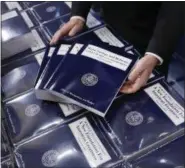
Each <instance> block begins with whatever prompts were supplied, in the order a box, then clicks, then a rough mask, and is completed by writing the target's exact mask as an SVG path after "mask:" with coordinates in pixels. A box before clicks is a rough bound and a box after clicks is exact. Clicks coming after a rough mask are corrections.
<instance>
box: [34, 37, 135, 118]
mask: <svg viewBox="0 0 185 168" xmlns="http://www.w3.org/2000/svg"><path fill="white" fill-rule="evenodd" d="M137 60H138V56H136V55H134V54H130V53H128V52H125V48H124V47H122V48H118V47H115V46H111V45H109V44H107V43H103V42H100V41H88V43H82V42H81V41H80V40H78V41H77V42H74V43H72V42H65V41H62V42H60V44H58V45H57V46H55V47H53V46H51V47H50V46H48V49H47V50H46V52H45V55H44V58H43V61H42V64H41V68H40V71H39V75H38V79H37V80H36V84H35V92H36V95H37V97H38V98H40V99H44V100H50V101H58V102H68V103H69V102H70V103H73V104H76V105H78V106H80V107H82V108H85V109H87V110H89V111H92V112H94V113H96V114H98V115H100V116H105V114H106V112H107V110H108V109H109V107H110V106H111V104H112V102H113V101H114V99H115V98H116V96H117V94H118V92H119V90H120V88H121V86H122V85H123V84H124V82H125V80H126V79H127V76H128V74H129V73H130V71H131V69H132V68H133V66H134V65H135V63H136V61H137Z"/></svg>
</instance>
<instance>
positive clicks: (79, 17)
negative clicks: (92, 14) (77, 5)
mask: <svg viewBox="0 0 185 168" xmlns="http://www.w3.org/2000/svg"><path fill="white" fill-rule="evenodd" d="M71 19H80V20H81V21H83V22H85V19H84V18H83V17H81V16H72V17H71V18H70V20H71Z"/></svg>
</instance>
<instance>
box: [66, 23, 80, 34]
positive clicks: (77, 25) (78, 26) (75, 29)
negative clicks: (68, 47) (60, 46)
mask: <svg viewBox="0 0 185 168" xmlns="http://www.w3.org/2000/svg"><path fill="white" fill-rule="evenodd" d="M82 28H83V25H82V24H80V23H79V24H76V25H75V26H74V27H73V28H72V29H71V30H70V31H69V34H68V35H69V36H74V35H75V34H76V33H78V32H79V31H80V30H81V29H82Z"/></svg>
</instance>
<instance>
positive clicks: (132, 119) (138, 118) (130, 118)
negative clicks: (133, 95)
mask: <svg viewBox="0 0 185 168" xmlns="http://www.w3.org/2000/svg"><path fill="white" fill-rule="evenodd" d="M125 120H126V122H127V123H128V124H129V125H131V126H137V125H140V124H141V123H142V122H143V115H142V114H141V113H139V112H137V111H132V112H129V113H128V114H127V115H126V117H125Z"/></svg>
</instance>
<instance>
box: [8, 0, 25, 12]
mask: <svg viewBox="0 0 185 168" xmlns="http://www.w3.org/2000/svg"><path fill="white" fill-rule="evenodd" d="M5 3H6V5H7V7H8V9H10V10H11V9H15V8H17V9H18V10H19V11H20V10H22V7H21V6H20V5H19V3H18V2H15V1H14V2H5Z"/></svg>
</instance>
